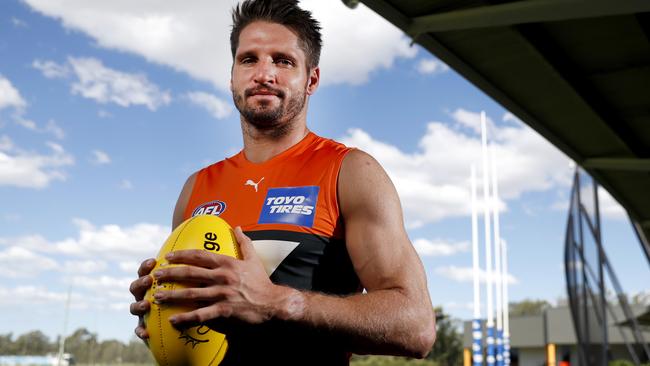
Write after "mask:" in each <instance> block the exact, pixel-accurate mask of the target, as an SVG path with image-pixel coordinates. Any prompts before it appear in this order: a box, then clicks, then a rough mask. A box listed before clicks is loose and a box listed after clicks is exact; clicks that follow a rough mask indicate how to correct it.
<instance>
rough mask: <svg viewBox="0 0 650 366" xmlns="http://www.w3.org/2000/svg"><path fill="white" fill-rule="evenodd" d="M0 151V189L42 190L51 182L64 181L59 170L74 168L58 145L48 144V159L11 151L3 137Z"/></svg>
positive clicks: (13, 149) (8, 140)
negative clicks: (12, 187)
mask: <svg viewBox="0 0 650 366" xmlns="http://www.w3.org/2000/svg"><path fill="white" fill-rule="evenodd" d="M2 141H3V142H2V145H3V147H5V148H7V147H9V148H8V149H0V186H3V185H6V186H16V187H22V188H45V187H47V186H48V185H49V184H50V183H51V182H52V181H53V180H65V173H64V171H63V169H62V168H63V167H65V166H69V165H72V164H74V158H73V157H72V155H70V154H68V153H66V152H65V150H64V149H63V147H62V146H61V145H58V144H55V143H52V142H49V143H47V146H48V147H49V148H50V150H51V151H50V154H49V155H42V154H38V153H34V152H26V151H22V150H19V149H17V148H15V147H13V144H12V143H11V140H10V139H9V138H8V137H7V136H3V137H2Z"/></svg>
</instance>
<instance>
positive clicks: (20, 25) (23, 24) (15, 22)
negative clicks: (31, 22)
mask: <svg viewBox="0 0 650 366" xmlns="http://www.w3.org/2000/svg"><path fill="white" fill-rule="evenodd" d="M11 24H13V25H14V27H16V28H27V27H28V25H27V23H26V22H25V21H24V20H22V19H18V18H16V17H11Z"/></svg>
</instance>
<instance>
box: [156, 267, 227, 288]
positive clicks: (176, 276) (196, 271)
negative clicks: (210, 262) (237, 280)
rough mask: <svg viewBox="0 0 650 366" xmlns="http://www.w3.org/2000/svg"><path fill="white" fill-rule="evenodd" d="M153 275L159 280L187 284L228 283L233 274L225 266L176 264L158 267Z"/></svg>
mask: <svg viewBox="0 0 650 366" xmlns="http://www.w3.org/2000/svg"><path fill="white" fill-rule="evenodd" d="M153 275H154V277H156V280H158V281H159V282H182V283H188V284H218V285H225V284H229V283H231V282H232V280H233V275H232V273H231V271H230V270H228V269H226V268H215V269H207V268H202V267H195V266H177V267H168V268H165V269H158V270H156V271H155V272H154V274H153Z"/></svg>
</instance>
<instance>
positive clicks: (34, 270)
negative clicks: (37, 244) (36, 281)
mask: <svg viewBox="0 0 650 366" xmlns="http://www.w3.org/2000/svg"><path fill="white" fill-rule="evenodd" d="M55 268H57V263H56V261H54V260H53V259H51V258H48V257H45V256H43V255H40V254H37V253H35V252H33V251H31V250H29V249H26V248H21V247H18V246H10V247H9V248H7V249H5V250H3V251H0V276H1V277H10V278H17V277H34V276H36V275H37V274H39V273H40V272H43V271H48V270H53V269H55Z"/></svg>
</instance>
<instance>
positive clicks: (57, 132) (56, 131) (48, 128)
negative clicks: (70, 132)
mask: <svg viewBox="0 0 650 366" xmlns="http://www.w3.org/2000/svg"><path fill="white" fill-rule="evenodd" d="M14 121H15V122H16V123H17V124H19V125H20V126H22V127H24V128H26V129H28V130H31V131H34V132H38V133H50V134H52V135H54V137H56V138H57V139H59V140H62V139H63V138H64V137H65V131H63V129H62V128H61V127H60V126H59V125H57V124H56V122H55V121H54V120H52V119H51V120H49V121H47V124H46V125H45V127H43V128H41V127H38V124H36V122H34V121H32V120H29V119H25V118H23V117H22V116H21V115H16V116H14Z"/></svg>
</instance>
